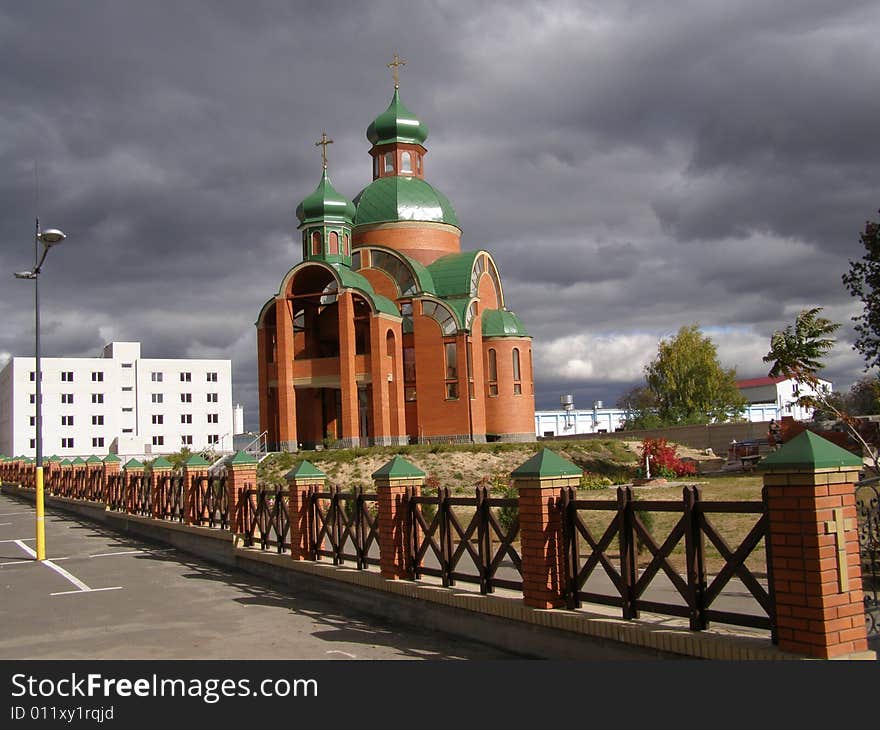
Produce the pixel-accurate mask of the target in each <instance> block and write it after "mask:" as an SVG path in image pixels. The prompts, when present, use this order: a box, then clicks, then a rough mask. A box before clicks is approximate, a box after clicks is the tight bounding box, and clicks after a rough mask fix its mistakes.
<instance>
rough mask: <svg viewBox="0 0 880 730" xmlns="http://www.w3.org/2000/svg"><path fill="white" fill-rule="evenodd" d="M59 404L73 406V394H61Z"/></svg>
mask: <svg viewBox="0 0 880 730" xmlns="http://www.w3.org/2000/svg"><path fill="white" fill-rule="evenodd" d="M61 402H62V403H67V404H68V405H72V404H73V393H62V394H61Z"/></svg>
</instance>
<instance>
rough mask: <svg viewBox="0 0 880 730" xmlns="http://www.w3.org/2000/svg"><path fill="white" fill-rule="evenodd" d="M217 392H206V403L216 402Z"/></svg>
mask: <svg viewBox="0 0 880 730" xmlns="http://www.w3.org/2000/svg"><path fill="white" fill-rule="evenodd" d="M217 402H218V399H217V393H208V403H217Z"/></svg>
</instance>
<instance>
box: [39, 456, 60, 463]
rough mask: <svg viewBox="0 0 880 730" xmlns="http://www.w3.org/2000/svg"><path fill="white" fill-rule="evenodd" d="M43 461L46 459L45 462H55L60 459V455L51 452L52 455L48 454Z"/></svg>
mask: <svg viewBox="0 0 880 730" xmlns="http://www.w3.org/2000/svg"><path fill="white" fill-rule="evenodd" d="M43 461H46V462H49V461H51V462H53V463H55V462H59V461H61V457H60V456H55V454H52V456H49V457H47V458H45V459H43Z"/></svg>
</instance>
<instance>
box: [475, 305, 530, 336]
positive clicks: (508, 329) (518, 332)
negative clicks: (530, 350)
mask: <svg viewBox="0 0 880 730" xmlns="http://www.w3.org/2000/svg"><path fill="white" fill-rule="evenodd" d="M481 316H482V318H483V337H529V336H530V335H529V333H528V330H526V327H525V325H524V324H523V323H522V320H521V319H520V318H519V317H517V316H516V315H515V314H514V313H513V312H511V311H509V310H507V309H486V310H484V311H483V313H482V315H481Z"/></svg>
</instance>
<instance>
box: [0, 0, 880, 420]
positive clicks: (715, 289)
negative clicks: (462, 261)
mask: <svg viewBox="0 0 880 730" xmlns="http://www.w3.org/2000/svg"><path fill="white" fill-rule="evenodd" d="M349 5H350V3H337V2H300V3H295V2H287V3H284V2H248V3H241V2H233V1H232V0H228V1H227V2H216V1H212V2H208V1H207V0H205V1H204V2H196V1H193V0H189V1H188V2H186V3H177V2H150V3H126V2H113V1H110V0H107V1H105V2H98V1H91V2H82V3H65V4H62V3H50V2H30V3H4V4H3V6H2V8H0V69H2V71H0V99H2V102H0V162H2V170H3V174H2V176H0V208H2V210H0V271H2V272H3V277H2V279H0V318H2V321H3V322H4V327H3V328H2V329H0V356H2V354H4V353H5V354H9V353H11V354H29V353H30V352H32V348H33V323H32V316H33V313H32V289H31V287H30V286H29V285H28V284H26V283H24V282H18V281H15V280H13V279H12V277H11V272H12V271H16V270H21V269H23V268H26V267H27V266H28V265H29V263H30V257H31V256H32V248H31V246H32V235H33V216H34V214H35V212H36V211H37V204H36V198H35V184H34V162H35V161H36V162H37V164H38V170H39V182H40V185H39V214H40V216H41V220H42V221H43V224H44V225H46V226H57V227H61V228H63V229H64V230H65V231H66V232H67V233H68V235H69V240H68V241H67V242H65V244H64V245H63V246H61V247H59V248H58V249H57V250H55V251H53V252H52V254H51V256H50V258H49V261H48V265H47V267H46V269H45V272H44V275H43V278H42V280H41V281H42V282H43V286H42V287H41V291H42V292H43V299H42V302H43V315H44V348H45V352H46V354H49V355H94V354H97V353H98V351H99V348H100V347H101V345H103V344H104V343H105V342H106V341H109V340H110V339H111V338H115V339H123V340H141V341H142V342H143V350H144V355H145V356H147V357H187V356H191V357H231V358H232V360H233V373H234V381H235V382H234V391H235V392H234V396H235V398H236V400H238V401H240V402H242V403H243V404H244V405H245V410H246V420H247V424H248V426H249V427H251V428H254V427H256V425H257V405H256V403H257V400H256V355H255V350H256V346H255V340H256V338H255V331H254V328H253V322H254V319H255V318H256V315H257V312H258V311H259V308H260V306H261V305H262V303H263V302H265V300H266V299H267V298H269V297H270V296H271V295H272V294H273V293H274V292H275V291H276V290H277V286H278V284H279V282H280V280H281V277H282V275H283V274H284V272H285V271H287V269H289V268H290V267H291V266H293V265H294V264H295V263H297V262H298V261H299V260H300V254H299V245H298V242H297V241H298V234H297V232H296V223H297V221H296V219H295V216H294V209H295V207H296V204H297V202H298V201H299V200H301V199H302V198H303V197H305V196H306V195H307V194H308V193H309V192H311V190H312V189H313V188H314V186H315V184H316V182H317V180H318V178H319V175H320V153H319V151H318V150H317V149H316V148H315V147H314V144H313V143H314V141H315V140H316V139H317V138H318V137H319V136H320V133H321V130H322V128H326V129H327V131H328V133H329V134H330V136H331V137H332V138H333V139H334V140H335V142H334V144H333V145H332V146H331V147H330V149H329V156H330V163H329V167H330V174H331V177H332V179H333V182H334V185H335V186H336V187H337V189H338V190H340V192H343V193H345V194H346V195H348V196H349V197H353V196H354V195H355V194H356V193H357V192H358V191H359V190H360V189H361V188H362V187H364V186H365V185H366V184H367V183H368V182H369V179H370V164H369V157H368V156H367V150H368V149H369V143H368V142H367V141H366V139H365V136H364V133H365V130H366V127H367V125H368V124H369V123H370V121H371V120H372V119H373V118H374V117H375V116H376V115H377V114H378V113H379V112H381V111H383V110H384V109H385V107H386V106H387V104H388V100H389V98H390V95H391V90H392V83H391V80H390V76H389V73H388V71H387V69H386V68H385V63H387V61H388V60H390V58H391V55H392V54H393V53H394V52H395V51H396V52H398V53H400V54H401V55H402V56H403V57H405V58H406V59H407V65H406V66H405V68H404V69H403V70H402V72H401V95H402V98H403V100H404V102H405V104H406V105H407V106H408V107H409V108H410V109H411V110H413V111H414V112H415V113H416V114H417V115H419V117H420V118H421V119H422V120H423V121H424V122H425V123H426V124H427V125H428V127H429V128H430V136H429V138H428V141H427V143H426V146H427V147H428V150H429V156H428V158H427V160H426V176H427V178H428V180H429V181H430V182H431V183H432V184H434V185H436V187H437V188H439V189H440V190H441V191H443V192H444V193H445V194H446V195H447V196H448V197H449V198H450V200H451V201H452V203H453V205H454V206H455V208H456V212H457V214H458V217H459V220H460V221H461V224H462V228H463V231H464V234H463V237H462V241H463V245H464V247H465V248H477V247H481V248H487V249H489V250H491V251H492V252H493V254H494V255H495V257H496V260H497V261H498V263H499V266H500V269H501V275H502V278H503V280H504V284H505V293H506V298H507V301H508V304H509V306H510V307H511V308H512V309H514V310H515V311H516V312H517V313H518V314H519V315H520V316H521V317H522V319H523V320H524V321H525V323H526V324H527V326H528V327H529V329H530V331H531V333H532V334H533V335H534V337H535V345H534V350H535V356H536V358H535V360H536V362H535V365H536V370H537V400H538V406H539V407H553V406H555V405H556V404H557V403H558V397H559V395H560V394H561V393H563V392H573V393H574V394H575V396H576V403H577V404H579V405H583V406H587V405H589V404H590V402H591V401H592V399H593V398H602V399H604V400H605V401H606V402H607V403H613V402H614V400H615V399H616V397H617V396H618V394H619V393H620V392H622V391H623V390H625V389H626V388H628V387H629V386H630V385H632V384H634V383H635V382H637V381H639V380H641V373H642V368H643V367H644V365H645V363H646V362H648V360H650V359H651V357H653V356H654V355H655V354H656V346H657V340H658V338H660V337H662V336H668V335H671V334H673V333H674V332H675V331H677V330H678V328H679V327H680V326H682V325H684V324H689V323H692V322H699V324H700V325H701V327H702V328H703V329H704V331H705V332H707V333H708V334H710V335H711V336H712V337H713V338H714V339H715V341H716V343H717V344H718V347H719V352H720V354H721V357H722V360H723V362H724V364H725V365H726V366H729V367H734V366H735V367H736V368H737V371H738V373H739V374H740V376H742V377H752V376H757V375H762V374H765V373H766V366H765V365H764V364H763V363H762V362H761V356H762V355H763V354H765V353H766V351H767V346H768V338H769V335H770V333H771V332H772V330H773V329H777V328H780V327H783V326H785V325H786V324H788V323H790V322H791V321H793V319H794V315H795V314H796V312H797V311H798V310H800V309H802V308H805V307H810V306H822V307H825V310H826V311H825V314H826V315H827V316H829V317H831V318H832V319H835V320H837V321H840V322H844V323H845V328H844V329H843V330H842V333H841V336H840V342H839V344H838V346H837V348H836V350H835V352H834V353H833V355H832V356H831V357H830V358H829V360H828V363H829V367H828V370H827V371H826V373H825V374H826V376H827V377H829V378H831V379H832V380H833V381H834V383H835V387H836V388H838V389H845V388H847V387H848V386H849V385H850V384H851V383H852V382H853V381H854V380H855V379H857V378H858V377H859V376H860V375H861V374H862V362H861V359H860V357H859V356H858V355H857V354H856V353H854V352H853V351H852V349H851V342H852V340H853V334H852V329H851V323H850V321H849V320H850V317H851V316H852V315H853V314H856V313H857V312H858V305H857V302H855V301H854V300H852V298H850V297H849V295H848V294H847V292H846V290H845V289H844V288H843V286H842V284H841V280H840V277H841V274H842V273H843V272H844V271H845V270H846V269H847V261H848V259H852V258H857V257H859V256H861V254H862V251H861V249H860V245H859V242H858V233H859V231H860V229H861V228H862V226H863V224H864V221H865V219H866V218H869V217H875V216H876V211H877V208H878V207H880V191H878V183H877V174H876V170H877V169H878V166H880V164H878V163H880V135H878V134H877V132H876V120H877V119H878V118H880V95H878V94H877V89H878V88H880V47H878V42H877V40H876V37H877V29H878V27H880V22H878V21H880V7H878V6H877V4H876V3H875V2H835V3H829V2H818V1H816V2H810V1H805V2H781V0H777V1H776V2H769V3H768V2H766V0H765V1H764V2H750V1H748V2H746V1H739V2H735V3H731V2H712V1H708V0H699V2H675V3H655V2H645V3H638V2H619V3H610V2H601V3H588V2H575V3H565V2H542V3H492V2H487V3H478V4H471V3H455V2H442V1H435V2H391V1H379V2H370V3H356V4H353V5H354V7H353V8H352V7H349Z"/></svg>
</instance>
